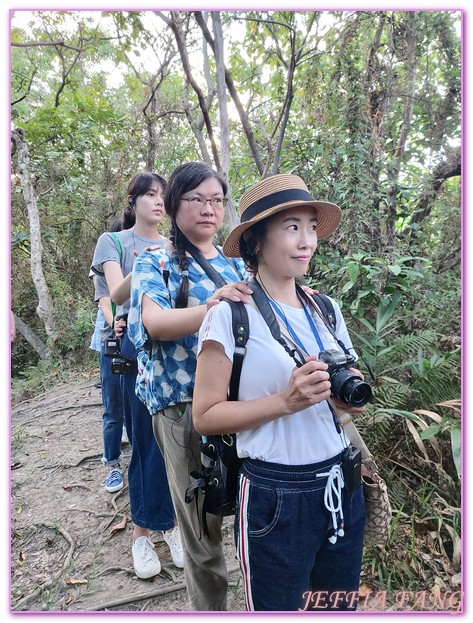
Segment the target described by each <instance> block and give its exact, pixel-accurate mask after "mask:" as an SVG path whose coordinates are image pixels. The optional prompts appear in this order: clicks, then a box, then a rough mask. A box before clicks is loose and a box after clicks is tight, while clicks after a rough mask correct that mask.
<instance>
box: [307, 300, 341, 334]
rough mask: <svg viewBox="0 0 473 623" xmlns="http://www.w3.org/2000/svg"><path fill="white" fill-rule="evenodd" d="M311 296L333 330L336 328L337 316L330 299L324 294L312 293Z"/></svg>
mask: <svg viewBox="0 0 473 623" xmlns="http://www.w3.org/2000/svg"><path fill="white" fill-rule="evenodd" d="M312 298H313V299H314V301H315V302H316V303H317V305H318V306H319V308H320V311H321V312H322V314H323V316H324V318H326V319H327V322H328V323H329V325H330V326H331V327H332V329H333V330H334V331H336V330H337V317H336V316H335V308H334V306H333V305H332V301H331V300H330V299H329V297H328V296H325V294H313V295H312Z"/></svg>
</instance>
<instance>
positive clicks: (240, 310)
mask: <svg viewBox="0 0 473 623" xmlns="http://www.w3.org/2000/svg"><path fill="white" fill-rule="evenodd" d="M248 286H249V287H250V288H251V289H252V290H253V300H254V301H255V304H256V306H257V307H258V309H259V311H260V312H261V314H262V316H263V318H264V319H265V321H266V323H267V324H268V327H269V329H270V331H271V334H272V335H273V337H274V338H275V339H276V340H277V341H278V342H280V343H281V344H282V345H283V346H284V348H285V349H286V350H287V349H288V348H289V346H288V345H287V343H286V342H285V340H284V338H283V337H282V336H281V333H280V330H279V324H278V322H277V320H276V318H275V316H274V312H273V311H272V309H271V307H270V305H269V303H268V300H267V298H266V295H265V294H264V293H263V291H262V290H261V287H260V286H259V284H258V282H256V281H254V280H253V281H250V282H249V284H248ZM312 296H313V298H314V300H315V302H316V304H317V305H318V307H319V309H320V311H321V312H322V315H323V317H324V318H325V320H326V321H327V323H328V324H329V326H330V327H331V329H332V331H333V332H335V329H336V317H335V309H334V307H333V305H332V302H331V301H330V299H329V298H328V297H327V296H325V295H323V294H314V295H312ZM224 300H225V301H226V302H227V303H228V304H229V305H230V307H231V310H232V330H233V336H234V339H235V353H234V356H233V368H232V374H231V378H230V385H229V393H228V399H229V400H237V399H238V387H239V384H240V375H241V367H242V364H243V357H244V355H245V345H246V343H247V341H248V338H249V334H250V327H249V323H248V312H247V311H246V306H245V304H244V303H241V302H240V303H236V302H235V301H230V300H228V299H224ZM201 462H202V471H201V472H198V471H193V472H191V474H190V478H191V484H190V485H189V487H188V488H187V490H186V497H185V500H186V502H187V503H190V502H192V500H193V499H195V500H196V503H197V496H198V493H199V490H200V491H201V492H202V493H203V495H204V501H203V504H202V515H203V517H202V522H203V527H204V534H208V527H207V518H206V516H207V513H210V514H211V515H218V516H220V517H225V516H227V515H233V514H235V508H236V500H237V492H238V476H239V472H240V467H241V465H242V464H243V462H244V459H241V458H239V457H238V455H237V450H236V434H235V433H233V434H231V435H230V434H223V435H209V436H207V437H203V438H202V441H201Z"/></svg>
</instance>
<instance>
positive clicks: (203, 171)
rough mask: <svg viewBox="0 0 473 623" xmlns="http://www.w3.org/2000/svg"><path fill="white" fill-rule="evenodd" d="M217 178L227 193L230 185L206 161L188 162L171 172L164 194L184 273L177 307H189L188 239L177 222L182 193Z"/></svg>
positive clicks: (176, 257)
mask: <svg viewBox="0 0 473 623" xmlns="http://www.w3.org/2000/svg"><path fill="white" fill-rule="evenodd" d="M212 177H213V178H215V179H216V180H217V181H218V182H219V183H220V184H221V186H222V191H223V194H224V195H226V194H227V190H228V186H227V183H226V182H225V180H224V178H223V177H222V176H221V175H220V173H218V172H217V171H215V170H214V169H212V167H211V166H210V165H208V164H206V163H205V162H187V163H186V164H181V165H180V166H178V167H176V168H175V169H174V171H173V172H172V173H171V176H170V178H169V182H168V185H167V188H166V194H165V196H164V209H165V210H166V214H167V215H168V216H169V219H170V221H171V231H170V234H169V239H170V241H171V242H172V245H173V247H174V252H173V257H174V258H175V259H176V261H177V263H178V264H179V269H180V271H181V273H182V279H181V285H180V286H179V292H178V293H177V299H176V308H184V307H187V302H188V298H189V270H188V269H189V261H188V258H187V257H186V250H185V241H186V240H187V239H186V237H185V236H184V234H183V233H182V231H181V230H180V229H179V227H178V226H177V223H176V216H177V212H178V209H179V202H180V200H181V198H182V195H184V194H185V193H187V192H189V191H190V190H194V188H197V186H200V184H202V182H204V181H205V180H207V179H209V178H212Z"/></svg>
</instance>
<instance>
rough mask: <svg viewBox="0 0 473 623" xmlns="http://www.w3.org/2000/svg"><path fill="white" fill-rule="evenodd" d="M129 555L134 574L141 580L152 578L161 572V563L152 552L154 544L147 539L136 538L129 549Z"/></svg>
mask: <svg viewBox="0 0 473 623" xmlns="http://www.w3.org/2000/svg"><path fill="white" fill-rule="evenodd" d="M131 555H132V556H133V567H134V568H135V573H136V575H137V576H138V577H139V578H141V579H142V580H146V579H147V578H152V577H153V576H154V575H158V573H159V572H160V571H161V563H160V562H159V558H158V555H157V554H156V552H155V551H154V543H153V541H152V540H151V539H150V538H149V537H147V536H140V537H138V538H137V539H136V541H135V542H134V543H133V547H132V548H131Z"/></svg>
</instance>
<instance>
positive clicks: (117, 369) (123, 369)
mask: <svg viewBox="0 0 473 623" xmlns="http://www.w3.org/2000/svg"><path fill="white" fill-rule="evenodd" d="M133 364H134V360H133V359H129V358H128V357H124V356H123V355H120V357H114V358H113V359H112V374H126V373H127V372H128V370H130V369H131V368H132V366H133Z"/></svg>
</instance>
